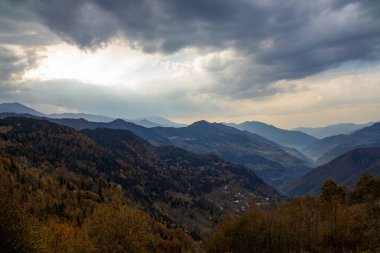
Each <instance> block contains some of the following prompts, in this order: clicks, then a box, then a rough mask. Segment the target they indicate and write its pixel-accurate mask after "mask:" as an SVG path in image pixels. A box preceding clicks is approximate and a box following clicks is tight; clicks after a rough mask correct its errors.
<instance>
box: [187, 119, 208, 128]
mask: <svg viewBox="0 0 380 253" xmlns="http://www.w3.org/2000/svg"><path fill="white" fill-rule="evenodd" d="M211 124H212V123H210V122H208V121H206V120H199V121H195V122H194V123H192V124H190V125H189V127H191V126H207V125H211Z"/></svg>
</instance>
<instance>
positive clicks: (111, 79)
mask: <svg viewBox="0 0 380 253" xmlns="http://www.w3.org/2000/svg"><path fill="white" fill-rule="evenodd" d="M42 54H43V55H44V56H45V58H44V59H43V60H42V62H41V64H40V65H39V66H38V67H37V68H35V69H32V70H30V71H29V72H27V73H26V74H25V76H24V77H25V78H26V79H39V80H42V81H46V80H52V79H73V80H79V81H82V82H86V83H91V84H97V85H123V86H126V87H130V88H138V85H139V84H140V83H141V82H146V81H149V80H154V79H156V78H161V77H162V76H164V75H165V74H166V73H163V71H164V70H165V69H162V68H161V69H160V65H162V63H161V62H160V61H159V57H157V56H155V55H149V54H144V53H142V52H140V51H138V50H133V49H131V48H129V47H128V46H126V45H123V44H122V43H113V44H111V45H108V46H107V47H104V48H101V49H98V50H96V51H83V50H80V49H79V48H78V47H76V46H73V45H69V44H66V43H62V44H59V45H54V46H49V47H47V50H46V51H44V52H42ZM158 70H160V71H158Z"/></svg>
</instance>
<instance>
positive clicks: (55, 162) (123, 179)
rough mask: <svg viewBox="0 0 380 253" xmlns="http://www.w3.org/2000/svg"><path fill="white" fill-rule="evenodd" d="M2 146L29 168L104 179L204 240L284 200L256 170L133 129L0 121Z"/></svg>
mask: <svg viewBox="0 0 380 253" xmlns="http://www.w3.org/2000/svg"><path fill="white" fill-rule="evenodd" d="M0 143H1V145H0V154H1V155H2V156H5V157H11V158H12V160H13V161H15V162H17V161H19V162H20V163H21V166H24V167H25V169H30V170H34V169H33V168H39V169H42V170H44V168H46V170H48V169H49V170H52V171H53V173H55V172H54V171H57V172H58V171H62V170H63V171H64V170H66V171H68V173H76V174H79V175H82V176H84V177H93V178H97V177H98V176H99V175H104V177H105V178H106V180H108V181H110V182H113V183H115V184H118V185H120V186H121V187H122V188H123V189H124V191H125V193H126V194H127V196H128V197H129V198H130V199H131V200H133V201H135V202H136V203H138V204H139V205H141V206H142V207H143V208H144V210H146V211H147V212H149V213H150V214H151V215H152V216H153V217H156V218H157V219H159V220H164V221H165V220H166V221H168V222H174V223H175V224H178V225H180V226H182V227H184V228H186V229H188V230H189V231H194V232H196V233H198V234H202V231H204V230H207V229H210V228H211V227H212V226H214V225H215V224H216V222H217V221H218V220H219V219H220V218H221V217H222V216H223V215H225V214H227V213H228V214H232V213H239V212H242V211H243V210H245V209H246V208H247V207H248V206H249V205H250V204H252V203H259V204H261V205H271V204H273V203H276V202H277V201H281V199H282V197H281V196H280V194H279V193H278V192H277V191H276V190H275V189H273V188H272V187H270V186H268V185H267V184H265V183H264V182H263V181H262V180H261V179H260V178H258V177H257V176H256V175H255V173H254V172H253V171H252V170H249V169H247V168H245V167H243V166H240V165H233V164H231V163H229V162H227V161H225V160H222V159H220V158H218V157H217V156H215V155H198V154H194V153H191V152H188V151H185V150H183V149H179V148H175V147H159V148H157V147H154V146H152V145H151V144H149V143H148V142H147V141H145V140H143V139H141V138H139V137H138V136H136V135H135V134H133V133H132V132H130V131H128V130H120V129H106V128H98V129H94V130H91V129H86V130H83V131H81V132H78V131H76V130H74V129H72V128H69V127H66V126H62V125H58V124H55V123H52V122H48V121H46V120H39V119H32V118H24V117H7V118H4V119H1V120H0ZM45 173H47V172H45Z"/></svg>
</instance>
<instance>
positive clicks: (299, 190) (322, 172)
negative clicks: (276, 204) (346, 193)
mask: <svg viewBox="0 0 380 253" xmlns="http://www.w3.org/2000/svg"><path fill="white" fill-rule="evenodd" d="M364 173H369V174H371V175H373V176H380V148H363V149H355V150H352V151H349V152H347V153H345V154H343V155H341V156H339V157H338V158H336V159H334V160H332V161H331V162H329V163H327V164H325V165H322V166H320V167H317V168H315V169H313V170H311V171H310V172H308V173H307V174H306V175H304V176H302V177H301V178H299V179H296V180H294V181H293V182H290V183H289V184H288V185H287V186H285V187H284V191H285V192H286V193H287V194H288V195H290V196H298V195H305V194H312V195H318V194H319V193H320V190H321V187H322V185H323V183H324V182H325V181H326V180H328V179H332V180H334V181H335V182H336V183H338V184H343V185H346V186H347V187H350V188H353V187H354V185H355V184H356V182H357V181H358V180H359V178H360V177H361V176H362V175H363V174H364Z"/></svg>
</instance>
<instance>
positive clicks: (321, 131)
mask: <svg viewBox="0 0 380 253" xmlns="http://www.w3.org/2000/svg"><path fill="white" fill-rule="evenodd" d="M373 123H374V122H369V123H365V124H353V123H340V124H334V125H329V126H325V127H298V128H294V129H292V130H294V131H300V132H303V133H305V134H308V135H311V136H313V137H315V138H318V139H323V138H326V137H330V136H334V135H339V134H351V133H353V132H355V131H357V130H360V129H362V128H364V127H367V126H370V125H372V124H373Z"/></svg>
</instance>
